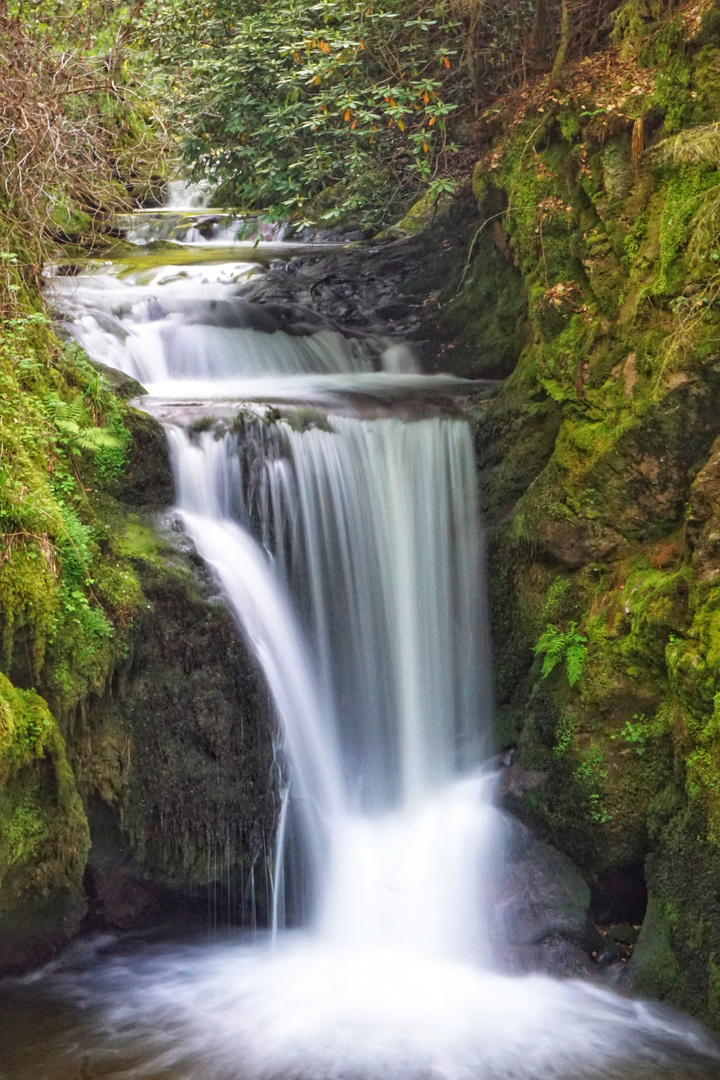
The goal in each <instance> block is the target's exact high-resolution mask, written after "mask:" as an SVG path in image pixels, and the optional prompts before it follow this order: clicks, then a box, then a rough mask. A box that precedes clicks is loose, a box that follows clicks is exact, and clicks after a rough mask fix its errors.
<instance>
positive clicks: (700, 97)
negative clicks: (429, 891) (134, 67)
mask: <svg viewBox="0 0 720 1080" xmlns="http://www.w3.org/2000/svg"><path fill="white" fill-rule="evenodd" d="M630 6H631V5H627V7H626V9H623V12H624V13H625V14H628V13H630V12H629V9H630ZM630 14H631V13H630ZM648 14H649V13H648ZM719 20H720V12H719V11H718V9H717V7H716V6H715V5H702V6H698V7H697V9H696V8H692V10H691V9H690V8H689V7H684V8H681V9H679V10H677V11H676V12H675V13H670V14H669V15H667V16H665V17H664V19H663V20H662V21H661V22H652V21H651V20H650V19H649V18H646V19H644V20H640V22H639V23H638V21H637V20H636V21H635V22H633V21H632V20H631V19H630V18H629V15H628V18H627V19H625V17H624V15H621V17H620V18H619V20H618V26H619V30H618V32H617V37H618V40H617V42H616V44H615V46H614V47H613V49H611V50H610V51H609V52H607V53H605V54H603V55H602V56H598V57H596V58H593V59H592V60H589V61H585V62H584V63H582V64H580V65H578V66H577V67H576V68H575V69H571V70H568V72H567V75H566V77H565V80H564V82H563V85H562V87H553V86H552V85H551V83H550V80H545V81H544V82H542V83H540V84H538V85H537V86H536V87H535V88H534V89H531V90H530V91H529V92H528V94H527V95H526V101H525V103H523V105H522V107H521V110H520V112H518V102H517V101H514V102H513V103H512V108H511V107H510V104H508V105H506V106H504V105H503V104H502V103H500V104H499V105H498V106H497V107H496V108H495V109H494V110H492V112H491V113H490V114H488V116H487V117H486V122H487V125H488V131H489V136H488V143H487V150H486V153H485V155H484V156H483V158H482V159H481V161H480V162H479V163H478V166H477V167H476V170H475V174H474V180H473V184H474V192H475V195H476V198H477V200H478V204H479V208H480V221H479V228H480V229H481V230H482V231H483V233H488V232H489V229H490V228H491V226H492V225H493V224H496V223H497V222H498V221H499V222H500V223H501V226H502V237H497V236H496V238H495V241H494V242H495V247H496V255H502V256H504V257H505V258H506V259H507V260H508V262H509V264H510V265H511V266H512V268H513V269H514V270H515V271H519V272H520V273H521V275H522V279H523V285H524V290H525V294H526V297H527V317H528V323H529V328H530V329H529V337H530V339H531V340H529V342H528V344H526V346H525V347H524V348H523V350H522V352H521V353H520V357H519V361H518V363H517V366H516V367H515V370H514V371H513V373H512V374H511V375H510V376H509V378H508V379H507V380H506V381H505V383H504V384H503V386H502V388H501V390H500V391H499V393H498V395H497V396H496V397H495V398H494V400H493V401H492V402H491V403H490V405H489V406H488V407H487V409H486V410H485V411H484V412H483V413H482V415H481V416H480V418H479V421H478V457H479V462H480V469H481V480H482V489H483V499H484V505H485V513H486V516H487V518H488V520H489V523H490V526H491V528H490V534H491V535H490V567H491V574H490V578H491V608H492V614H493V623H494V641H495V650H496V657H495V659H496V665H497V695H498V706H499V716H500V726H501V741H502V743H503V744H504V745H506V746H510V745H515V746H517V748H518V753H517V757H516V764H515V768H516V769H517V770H518V771H519V772H522V773H524V775H525V776H526V779H527V783H526V784H524V785H523V784H519V785H518V786H517V788H516V790H517V791H522V792H523V793H522V794H521V795H516V796H515V798H514V800H513V808H514V809H515V810H516V812H517V813H519V814H520V815H521V816H524V817H525V818H527V819H528V820H530V821H532V823H533V824H534V826H535V827H536V828H539V829H540V831H541V832H542V833H544V834H545V835H546V836H547V837H548V838H549V839H551V840H552V842H553V843H554V844H556V845H559V846H561V847H562V848H563V849H564V850H565V851H566V852H567V853H568V854H570V855H571V856H572V858H573V859H574V860H575V861H576V862H577V863H578V864H579V865H580V866H582V867H583V868H584V870H585V873H586V875H587V876H588V878H589V880H591V881H595V882H597V881H598V880H600V879H601V878H602V876H603V874H604V873H606V872H607V871H610V870H613V869H617V868H619V867H627V866H634V867H636V866H637V865H639V864H644V866H645V870H646V874H647V881H648V886H649V895H650V902H649V906H648V914H647V917H646V920H645V923H644V926H643V930H642V933H641V937H640V942H639V945H638V948H637V950H636V954H635V956H634V958H633V960H632V962H631V964H630V968H629V972H628V976H629V977H631V978H632V981H633V983H634V985H635V986H636V987H637V988H638V989H639V990H641V991H642V992H644V993H647V994H650V995H652V996H659V997H666V998H668V999H669V1000H671V1001H673V1002H675V1003H676V1004H678V1005H681V1006H683V1007H685V1008H687V1009H689V1010H690V1011H691V1012H694V1013H695V1014H697V1015H700V1016H702V1017H704V1018H705V1019H707V1020H709V1021H710V1022H711V1023H713V1024H714V1025H715V1026H720V990H719V987H720V979H719V977H718V971H720V589H719V588H718V580H717V579H718V574H720V502H719V497H720V442H718V441H717V440H718V434H719V433H720V334H719V333H718V307H717V303H718V298H719V297H720V271H719V269H718V267H720V247H719V245H718V236H719V234H720V229H718V224H719V223H720V217H718V213H719V210H718V208H719V207H720V173H718V165H719V164H720V153H719V149H720V126H718V121H720V97H719V95H718V91H717V87H718V85H720V83H719V82H718V80H717V77H716V76H717V72H718V70H720V47H719V46H720V40H719V39H718V37H717V25H718V22H719ZM623 27H624V28H625V29H626V33H625V36H622V35H621V33H620V31H621V30H622V29H623ZM498 207H500V209H498ZM509 330H510V331H511V332H513V333H514V332H516V327H515V326H510V327H509ZM476 347H477V350H478V353H479V354H481V353H482V339H481V338H479V339H478V341H477V344H476Z"/></svg>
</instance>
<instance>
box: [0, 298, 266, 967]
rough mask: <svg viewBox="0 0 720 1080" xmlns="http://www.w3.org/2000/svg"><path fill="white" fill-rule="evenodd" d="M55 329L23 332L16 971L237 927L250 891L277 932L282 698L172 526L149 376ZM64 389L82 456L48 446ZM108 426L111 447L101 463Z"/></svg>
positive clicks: (5, 871)
mask: <svg viewBox="0 0 720 1080" xmlns="http://www.w3.org/2000/svg"><path fill="white" fill-rule="evenodd" d="M31 331H32V332H33V334H34V335H35V336H34V337H33V339H32V342H30V341H29V340H26V339H27V336H28V334H30V332H31ZM36 331H37V326H36V327H35V328H33V326H32V322H31V323H30V324H29V325H28V322H27V319H25V320H18V325H17V330H16V351H17V353H18V355H27V357H28V359H27V360H26V365H25V368H24V369H23V366H22V364H18V363H15V364H14V365H12V366H10V365H8V367H7V368H6V369H5V378H4V387H5V391H6V393H5V395H4V402H5V404H6V408H5V411H4V412H3V416H2V418H3V428H4V432H5V433H8V432H9V434H10V436H11V437H12V435H13V434H14V431H13V428H14V427H15V425H16V424H17V423H18V420H17V419H16V417H17V416H18V414H17V404H18V394H20V395H21V400H22V406H23V408H22V411H21V412H20V414H19V417H20V419H19V423H21V424H22V433H21V439H20V440H19V441H17V442H16V443H14V444H13V443H11V442H10V441H9V439H8V438H7V437H6V438H5V443H4V448H5V451H6V453H7V454H8V457H9V459H10V462H11V469H12V471H11V473H10V478H11V483H13V482H14V485H17V487H16V489H15V488H14V487H13V486H10V485H7V486H6V488H5V500H4V505H3V511H4V514H5V517H6V518H9V517H10V516H11V515H12V514H14V515H15V519H16V521H17V524H16V525H15V526H14V528H13V531H12V532H10V533H9V535H6V538H5V540H6V542H5V547H4V551H3V559H2V565H1V566H0V596H2V626H3V643H4V654H3V656H4V660H3V674H2V675H1V676H0V705H1V709H0V780H2V795H1V796H0V845H1V846H0V867H1V868H2V869H1V870H0V970H2V971H14V970H21V969H22V968H25V967H27V966H28V965H29V964H32V963H38V962H40V961H42V960H44V959H46V958H47V957H48V956H49V955H50V954H51V952H52V951H53V950H54V949H55V948H57V947H58V946H59V945H61V944H63V943H64V942H66V941H67V940H68V939H69V938H70V937H71V936H72V935H73V934H74V933H75V932H76V931H77V929H78V928H79V926H80V925H81V924H82V923H83V922H84V923H85V925H90V926H96V927H115V928H120V929H123V928H128V927H130V926H132V927H137V926H141V925H145V924H150V923H152V922H157V921H158V920H160V919H163V920H164V919H167V918H168V917H171V916H172V914H173V911H175V910H184V911H185V912H186V913H187V911H188V910H190V911H191V912H194V913H195V915H196V916H198V917H201V918H202V917H203V916H207V913H208V912H210V913H211V917H212V918H213V919H218V920H220V921H221V920H222V918H223V917H224V912H223V905H224V904H226V903H228V902H230V898H231V897H232V901H233V905H234V910H235V917H237V916H238V914H240V915H241V916H243V917H245V918H246V919H247V920H248V921H251V920H252V918H254V917H258V916H259V917H260V918H262V917H263V911H264V909H265V907H266V904H267V898H266V896H265V893H264V891H263V889H264V886H263V881H264V871H265V857H266V854H267V852H268V850H269V845H270V844H271V838H272V835H273V831H274V816H275V814H274V805H273V798H274V796H273V784H272V745H271V739H272V731H271V723H270V709H269V705H268V702H267V697H266V691H265V689H264V685H263V683H262V680H261V679H260V678H259V677H258V674H257V672H256V669H255V664H254V661H253V660H252V658H251V656H250V654H249V653H248V651H247V650H246V649H245V647H244V646H243V644H242V642H241V641H240V640H239V639H238V635H237V633H236V630H235V626H234V623H233V621H232V619H231V617H230V615H229V613H228V612H227V610H226V608H225V607H224V605H223V604H222V603H221V602H220V600H219V599H218V597H217V595H216V591H215V588H214V586H213V584H212V582H211V581H210V579H209V577H208V575H207V573H206V571H205V570H204V569H203V568H202V567H201V564H200V561H199V560H198V558H197V556H195V555H194V553H193V552H192V550H190V548H189V546H188V544H187V542H186V541H185V542H183V540H182V538H181V537H180V536H178V534H176V533H175V532H174V531H173V530H172V528H171V527H170V525H171V522H169V523H168V522H166V523H165V524H163V523H162V522H163V520H164V519H163V517H162V511H163V509H164V508H166V507H168V506H169V505H170V504H171V502H172V497H173V491H172V478H171V475H170V469H169V463H168V460H167V450H166V446H165V439H164V435H163V432H162V430H161V428H160V426H159V425H158V424H157V423H156V422H155V421H154V420H152V419H151V418H150V417H148V416H146V415H145V414H143V413H140V412H138V411H137V410H135V409H133V408H131V407H129V406H127V405H126V404H125V402H124V400H123V398H124V396H128V395H131V394H133V393H135V392H137V390H138V389H139V387H138V386H137V384H134V383H133V382H132V380H125V379H123V378H122V377H119V378H115V379H114V381H115V382H116V383H117V384H118V385H117V386H116V388H115V391H116V392H113V389H112V388H111V386H110V385H109V382H108V381H107V379H106V377H105V376H104V375H99V374H98V373H97V372H95V371H94V370H93V369H91V368H90V367H89V365H88V364H87V362H86V361H84V360H83V359H82V357H81V356H79V355H78V354H77V353H76V351H75V349H74V348H70V347H68V346H64V345H62V344H61V343H60V342H58V341H57V340H56V339H54V338H53V337H52V335H51V334H49V332H47V328H46V327H41V332H40V335H39V336H38V335H37V333H36ZM29 346H31V347H32V352H30V350H29ZM108 374H110V373H108ZM111 377H112V376H111ZM50 386H52V387H53V390H54V393H55V394H56V395H57V401H65V402H66V405H67V409H66V410H65V415H66V416H67V415H69V413H68V411H67V410H68V409H74V411H73V413H72V415H73V416H74V417H75V420H73V421H70V420H66V421H65V427H63V426H62V423H60V424H59V425H58V427H57V428H56V430H57V431H60V432H63V431H65V432H66V433H67V435H68V441H66V442H65V443H63V442H62V441H61V440H60V441H59V440H58V439H57V438H52V437H51V435H50V433H49V428H48V423H47V408H48V401H52V400H53V399H52V398H51V397H50V395H49V388H50ZM13 391H14V393H13ZM91 396H92V402H91ZM58 408H59V406H57V405H56V411H57V409H58ZM86 410H87V411H86ZM60 411H61V412H63V410H62V409H61V410H60ZM91 412H92V415H91ZM93 420H94V421H95V423H93ZM71 424H75V427H74V428H73V427H72V426H69V425H71ZM93 430H94V431H96V432H97V431H98V430H102V431H106V432H109V431H112V432H113V434H114V442H113V443H112V445H110V446H108V447H106V448H105V449H103V447H102V446H100V447H98V446H95V447H92V446H91V441H92V440H91V434H92V431H93ZM78 431H80V432H82V431H85V432H86V434H85V437H84V442H85V446H84V447H83V445H81V443H80V441H79V435H78V434H77V433H78ZM88 432H89V433H90V434H87V433H88ZM99 441H100V440H97V439H96V442H99ZM33 467H34V470H35V471H34V472H31V471H30V470H31V469H33ZM14 494H15V495H16V496H17V502H16V503H13V502H12V501H11V499H12V496H13V495H14ZM21 513H22V514H24V518H20V515H21ZM41 530H42V531H41ZM253 880H254V881H255V883H256V889H255V890H253V888H252V887H251V882H252V881H253ZM218 882H222V887H221V888H220V889H219V887H218V884H217V883H218ZM251 907H253V910H250V908H251Z"/></svg>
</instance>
